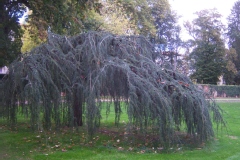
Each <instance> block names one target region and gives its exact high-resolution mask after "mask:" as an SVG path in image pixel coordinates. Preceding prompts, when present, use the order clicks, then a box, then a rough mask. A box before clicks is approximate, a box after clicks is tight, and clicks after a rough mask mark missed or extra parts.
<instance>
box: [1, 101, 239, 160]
mask: <svg viewBox="0 0 240 160" xmlns="http://www.w3.org/2000/svg"><path fill="white" fill-rule="evenodd" d="M220 105H221V107H222V109H223V110H224V117H225V120H226V121H227V125H228V130H225V129H224V130H222V131H220V130H219V132H218V133H217V132H216V139H215V141H214V142H211V143H209V144H204V145H203V146H198V147H193V148H189V147H186V146H181V145H179V146H178V147H173V148H170V150H169V151H168V153H166V152H162V151H161V150H162V149H161V148H152V147H151V146H149V145H148V144H145V145H140V144H139V145H138V140H136V141H133V144H132V145H131V146H129V145H127V142H126V141H124V135H123V134H121V133H120V132H119V131H122V128H123V126H124V125H125V122H126V120H127V116H126V114H123V117H122V118H121V124H120V126H119V127H118V128H117V127H114V128H113V129H111V131H110V130H109V128H110V127H111V128H112V127H113V126H114V116H109V117H108V118H106V117H103V119H102V122H103V123H102V126H101V128H100V131H99V132H98V134H96V135H95V136H94V138H93V139H91V140H88V138H87V136H86V131H85V129H84V128H78V129H76V128H75V129H71V128H68V127H65V128H63V129H62V130H61V131H60V132H55V131H49V132H44V131H42V132H32V131H31V129H30V128H29V124H28V123H27V121H26V120H24V119H22V120H21V121H20V122H19V125H18V127H17V128H15V129H14V130H11V129H10V128H9V127H8V126H7V124H6V122H5V121H4V120H0V159H12V160H16V159H24V160H26V159H36V160H37V159H39V160H40V159H41V160H43V159H49V160H52V159H56V160H59V159H69V160H71V159H72V160H74V159H91V160H95V159H96V160H99V159H104V160H108V159H109V160H113V159H124V160H126V159H131V160H132V159H133V160H134V159H137V160H140V159H158V160H159V159H164V160H165V159H178V160H184V159H186V160H188V159H189V160H191V159H192V160H197V159H204V160H206V159H209V160H213V159H216V160H219V159H229V160H230V159H231V160H234V159H236V160H237V159H240V103H236V102H235V103H220ZM119 133H120V134H119Z"/></svg>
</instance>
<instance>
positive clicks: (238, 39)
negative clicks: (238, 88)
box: [227, 0, 240, 85]
mask: <svg viewBox="0 0 240 160" xmlns="http://www.w3.org/2000/svg"><path fill="white" fill-rule="evenodd" d="M239 17H240V1H239V0H238V1H236V2H235V4H234V6H233V8H232V10H231V14H230V15H229V17H228V31H227V35H228V38H229V42H228V44H229V48H234V49H235V50H236V53H237V58H235V59H234V60H233V61H232V62H233V64H234V65H235V67H236V69H237V73H236V75H235V76H234V79H232V80H231V83H232V84H238V85H239V84H240V19H239Z"/></svg>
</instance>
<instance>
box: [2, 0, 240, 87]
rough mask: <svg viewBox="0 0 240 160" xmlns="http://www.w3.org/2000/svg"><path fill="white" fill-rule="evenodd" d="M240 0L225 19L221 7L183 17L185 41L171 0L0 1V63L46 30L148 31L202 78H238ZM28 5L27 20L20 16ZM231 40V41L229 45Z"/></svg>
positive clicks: (237, 80)
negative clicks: (22, 21) (185, 19)
mask: <svg viewBox="0 0 240 160" xmlns="http://www.w3.org/2000/svg"><path fill="white" fill-rule="evenodd" d="M239 10H240V1H236V2H235V4H234V6H233V7H232V10H231V14H230V15H229V17H228V25H227V27H225V26H224V25H223V24H222V22H221V15H220V14H219V13H218V11H217V10H214V9H212V10H203V11H199V12H197V13H196V14H197V18H196V19H194V20H193V21H192V22H185V24H184V27H185V28H186V29H187V31H188V34H189V35H190V36H191V38H190V39H189V40H187V41H183V40H182V39H181V37H180V33H181V27H180V26H179V24H178V15H177V13H176V12H175V11H173V10H172V9H171V6H170V4H169V2H168V0H136V1H126V0H115V1H109V0H104V1H103V0H87V1H79V0H67V1H65V0H58V1H56V0H38V1H29V0H16V1H12V0H3V1H1V2H0V11H1V18H0V22H1V25H0V35H1V36H0V37H1V38H0V41H1V45H0V52H1V53H0V66H5V65H9V64H10V63H11V62H12V61H13V60H15V59H16V58H17V57H19V56H21V54H23V53H25V52H27V51H30V50H31V49H32V48H33V47H35V46H37V45H39V44H41V43H42V42H45V41H46V40H47V30H51V32H54V33H56V34H60V35H66V36H68V35H76V34H78V33H85V32H87V31H108V32H111V33H113V34H117V35H144V36H146V37H147V38H148V39H149V40H150V41H151V42H152V43H154V44H155V45H156V47H157V48H160V51H161V52H164V51H171V52H178V51H179V49H180V48H184V49H185V51H184V54H183V55H182V56H181V58H179V59H178V60H177V64H178V65H177V67H176V69H177V70H178V71H180V72H182V73H184V74H186V75H188V76H190V77H191V79H196V80H197V82H198V83H208V84H217V82H218V80H219V77H220V76H223V78H224V80H225V83H226V84H235V85H239V84H240V47H239V46H240V45H239V43H240V28H239V25H240V22H239V18H238V17H239V15H240V12H239ZM27 11H28V14H27V17H26V23H25V24H22V25H20V23H19V20H18V19H19V18H20V17H22V16H23V15H24V13H26V12H27ZM226 44H227V45H226ZM159 46H161V47H159Z"/></svg>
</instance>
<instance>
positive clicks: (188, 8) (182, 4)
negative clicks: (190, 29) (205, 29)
mask: <svg viewBox="0 0 240 160" xmlns="http://www.w3.org/2000/svg"><path fill="white" fill-rule="evenodd" d="M236 1H237V0H169V3H170V5H171V7H172V9H173V10H175V11H176V12H177V14H178V15H179V16H182V17H181V18H180V19H179V24H180V25H181V26H182V24H183V22H185V21H190V22H191V21H192V20H193V19H194V18H196V15H195V14H194V13H195V12H197V11H201V10H203V9H213V8H216V9H217V11H218V12H219V13H220V14H221V15H222V16H223V17H222V22H223V24H225V25H226V23H227V19H226V18H227V17H228V16H229V15H230V13H231V9H232V7H233V5H234V3H235V2H236ZM182 31H184V28H182Z"/></svg>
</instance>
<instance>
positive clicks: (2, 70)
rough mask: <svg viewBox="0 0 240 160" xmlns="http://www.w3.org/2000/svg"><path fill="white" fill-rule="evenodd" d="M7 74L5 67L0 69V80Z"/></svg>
mask: <svg viewBox="0 0 240 160" xmlns="http://www.w3.org/2000/svg"><path fill="white" fill-rule="evenodd" d="M7 73H8V68H7V67H6V66H4V67H0V79H2V78H3V77H4V75H5V74H7Z"/></svg>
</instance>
